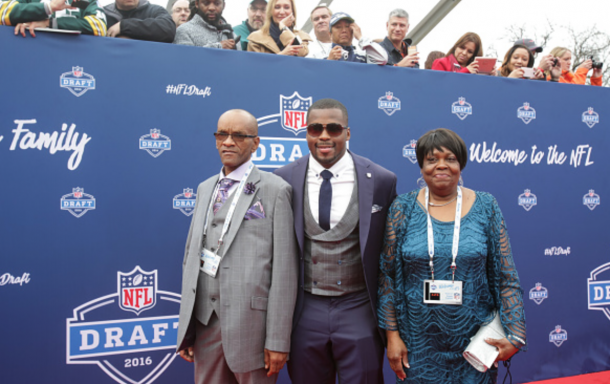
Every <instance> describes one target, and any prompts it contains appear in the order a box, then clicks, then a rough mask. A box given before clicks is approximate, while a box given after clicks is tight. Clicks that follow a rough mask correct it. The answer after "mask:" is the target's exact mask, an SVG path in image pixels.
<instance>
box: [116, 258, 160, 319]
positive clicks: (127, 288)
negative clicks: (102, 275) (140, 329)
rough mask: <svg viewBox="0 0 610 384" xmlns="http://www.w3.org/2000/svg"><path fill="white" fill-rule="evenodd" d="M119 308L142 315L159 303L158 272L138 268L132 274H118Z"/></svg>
mask: <svg viewBox="0 0 610 384" xmlns="http://www.w3.org/2000/svg"><path fill="white" fill-rule="evenodd" d="M117 289H118V293H119V307H121V309H122V310H123V311H129V312H133V313H135V314H136V315H140V313H141V312H142V311H145V310H147V309H151V308H152V307H154V306H155V304H156V303H157V270H156V269H155V270H154V271H152V272H145V271H143V270H142V269H141V268H140V266H136V267H135V268H134V269H133V270H132V271H131V272H128V273H123V272H120V271H119V272H118V274H117Z"/></svg>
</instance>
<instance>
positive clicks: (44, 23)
mask: <svg viewBox="0 0 610 384" xmlns="http://www.w3.org/2000/svg"><path fill="white" fill-rule="evenodd" d="M50 26H51V20H50V19H46V20H41V21H30V22H29V23H19V24H17V25H16V26H15V36H17V35H18V34H20V33H21V36H23V37H25V30H26V29H28V30H29V31H30V35H32V37H36V32H34V28H49V27H50Z"/></svg>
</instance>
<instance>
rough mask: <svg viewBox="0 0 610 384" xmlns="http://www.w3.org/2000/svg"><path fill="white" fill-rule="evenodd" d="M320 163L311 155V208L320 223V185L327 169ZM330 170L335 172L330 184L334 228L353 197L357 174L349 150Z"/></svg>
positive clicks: (308, 176)
mask: <svg viewBox="0 0 610 384" xmlns="http://www.w3.org/2000/svg"><path fill="white" fill-rule="evenodd" d="M325 169H326V168H324V167H323V166H322V165H321V164H320V163H318V161H317V160H316V159H314V158H313V156H309V167H308V169H307V188H308V189H307V191H308V193H309V208H310V209H311V213H312V215H313V218H314V219H315V220H316V222H317V223H318V224H319V223H320V220H319V206H318V203H319V199H320V187H321V186H322V181H324V179H323V178H322V176H321V175H320V173H322V171H323V170H325ZM328 170H329V171H330V172H331V173H332V174H333V177H331V178H330V185H331V186H332V189H333V200H332V202H331V205H330V227H331V228H333V227H334V226H335V225H337V223H338V222H339V221H341V218H342V217H343V214H345V211H347V207H348V205H349V201H350V199H351V198H352V192H353V191H354V183H355V181H356V175H355V174H354V160H353V159H352V155H350V154H349V152H345V155H343V157H342V158H341V159H339V161H337V162H336V163H335V164H334V165H333V166H332V167H330V168H328Z"/></svg>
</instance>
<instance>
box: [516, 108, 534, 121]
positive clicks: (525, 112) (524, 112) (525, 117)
mask: <svg viewBox="0 0 610 384" xmlns="http://www.w3.org/2000/svg"><path fill="white" fill-rule="evenodd" d="M517 117H518V118H520V119H521V120H522V121H523V122H524V123H525V124H529V123H530V121H532V120H534V119H536V110H535V109H534V108H532V107H531V106H530V103H523V106H522V107H519V108H518V109H517Z"/></svg>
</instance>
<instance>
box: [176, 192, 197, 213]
mask: <svg viewBox="0 0 610 384" xmlns="http://www.w3.org/2000/svg"><path fill="white" fill-rule="evenodd" d="M196 203H197V194H196V193H193V188H184V189H183V190H182V193H181V194H179V195H176V196H174V200H173V205H174V209H177V210H179V211H180V212H182V213H183V214H184V215H185V216H190V215H192V214H193V212H195V204H196Z"/></svg>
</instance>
